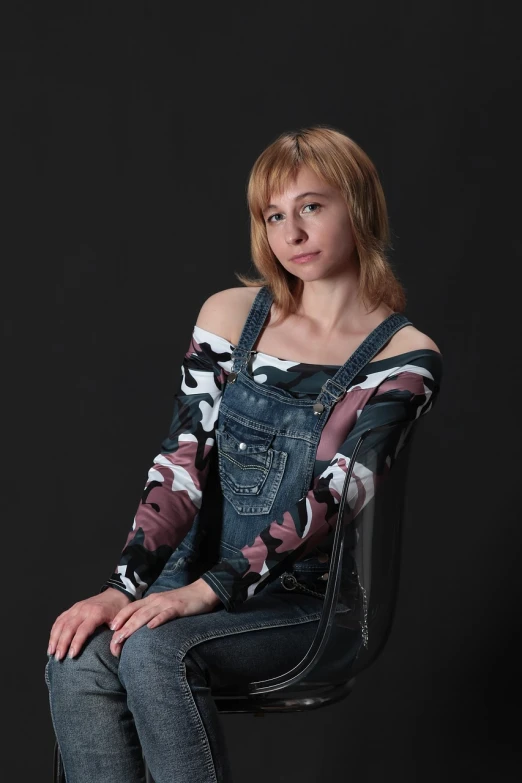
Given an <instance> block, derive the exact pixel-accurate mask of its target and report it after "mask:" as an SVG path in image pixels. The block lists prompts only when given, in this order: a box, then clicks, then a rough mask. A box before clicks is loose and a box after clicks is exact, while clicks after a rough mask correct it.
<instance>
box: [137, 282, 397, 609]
mask: <svg viewBox="0 0 522 783" xmlns="http://www.w3.org/2000/svg"><path fill="white" fill-rule="evenodd" d="M271 304H272V294H271V293H270V291H269V289H268V288H267V287H266V286H265V287H262V288H261V289H260V291H259V293H258V294H257V296H256V298H255V300H254V302H253V304H252V307H251V309H250V312H249V314H248V317H247V320H246V322H245V325H244V327H243V331H242V334H241V337H240V339H239V342H238V345H237V347H236V348H235V349H234V351H233V354H232V372H230V374H229V375H228V379H227V383H226V385H225V388H224V390H223V395H222V398H221V403H220V408H219V414H218V419H217V422H216V430H215V435H216V446H217V449H213V450H212V452H211V464H210V469H209V474H208V479H207V485H206V487H205V489H204V492H203V503H202V506H201V509H200V510H199V512H198V513H197V515H196V518H195V520H194V524H193V526H192V528H191V530H190V531H189V533H188V534H187V535H186V537H185V538H184V540H183V541H182V542H181V544H180V546H179V547H178V548H177V549H176V550H175V551H174V552H173V554H172V556H171V558H170V560H169V561H168V562H167V564H166V566H165V568H164V569H163V571H162V573H161V574H160V576H159V578H158V580H156V582H155V583H154V585H153V586H152V591H153V592H156V591H158V590H168V589H173V588H175V587H181V586H183V585H185V584H189V583H190V582H192V581H194V580H195V579H196V578H198V577H199V576H200V575H201V574H202V573H204V572H205V571H206V570H207V569H208V568H209V567H210V566H211V565H213V564H214V563H215V562H216V560H217V559H218V558H220V557H221V558H226V557H227V556H231V555H233V554H234V553H237V551H238V550H240V549H241V548H242V547H244V546H246V545H247V544H252V542H253V541H254V539H255V538H256V536H257V535H258V534H259V533H260V532H261V531H262V530H263V529H264V528H265V527H267V526H268V525H269V524H270V523H271V522H272V521H273V520H275V519H276V518H281V517H282V515H283V513H284V512H285V511H286V510H287V509H288V508H289V507H290V506H292V505H293V504H294V503H296V502H297V501H298V500H299V499H300V498H302V497H303V496H304V495H306V493H307V492H308V491H309V490H310V488H311V484H312V480H313V472H314V464H315V456H316V450H317V446H318V443H319V439H320V437H321V432H322V429H323V427H324V425H325V422H326V420H327V418H328V416H329V413H330V411H331V409H332V407H333V405H334V404H335V402H336V401H337V400H338V399H340V398H341V397H342V396H343V395H344V394H345V390H346V389H347V387H348V386H349V385H350V383H352V381H353V379H354V378H355V377H356V376H357V374H358V373H359V372H360V371H361V370H362V368H363V367H364V366H365V365H366V364H367V362H369V361H370V360H371V359H372V358H373V357H374V356H375V355H376V354H377V353H378V352H379V351H380V350H381V348H382V347H383V346H384V345H385V343H387V342H388V340H389V339H390V338H391V337H392V335H393V334H395V332H397V331H398V330H399V329H401V328H402V327H403V326H406V325H407V324H409V323H411V322H410V321H409V320H408V319H407V318H406V316H404V315H402V314H401V313H392V314H391V315H390V316H388V318H386V319H385V320H384V321H383V322H382V323H381V324H379V326H377V327H376V329H374V330H373V332H371V334H370V335H368V337H367V338H366V339H365V340H364V341H363V343H362V344H361V345H360V346H359V347H358V348H357V349H356V351H355V352H354V353H353V354H352V356H351V357H349V359H348V360H347V361H346V363H345V364H344V365H343V366H342V367H340V368H339V370H338V371H337V373H336V374H335V375H334V376H333V378H328V380H327V381H326V382H325V383H324V384H323V387H322V389H321V390H320V393H319V394H318V396H317V397H316V398H315V399H313V398H311V397H300V396H297V395H293V394H292V393H290V392H287V391H285V390H284V389H281V388H276V387H270V386H264V385H263V384H259V383H258V382H257V381H255V380H254V379H253V378H252V377H251V375H249V373H248V366H249V361H250V357H251V355H252V353H255V351H254V350H253V346H254V345H255V344H256V341H257V338H258V336H259V334H260V332H261V330H262V328H263V325H264V323H265V320H266V318H267V316H268V313H269V311H270V306H271ZM330 544H331V541H326V542H323V544H322V545H321V547H318V548H317V549H316V550H315V552H313V553H312V554H311V555H310V556H308V557H306V558H305V559H303V560H300V561H298V562H296V563H295V564H293V566H290V567H289V568H288V569H287V571H286V573H285V574H283V575H282V576H281V583H282V585H283V587H284V588H285V589H287V590H292V589H299V590H305V591H312V592H313V593H314V594H318V595H321V596H322V594H323V593H324V590H325V587H326V582H325V579H326V578H327V571H328V562H327V561H328V549H329V545H330Z"/></svg>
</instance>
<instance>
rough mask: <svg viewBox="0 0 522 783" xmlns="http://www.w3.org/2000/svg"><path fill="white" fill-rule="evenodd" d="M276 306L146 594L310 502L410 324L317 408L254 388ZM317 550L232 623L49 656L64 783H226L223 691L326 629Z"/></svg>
mask: <svg viewBox="0 0 522 783" xmlns="http://www.w3.org/2000/svg"><path fill="white" fill-rule="evenodd" d="M270 304H271V295H270V293H269V291H268V289H267V288H262V289H261V290H260V291H259V293H258V295H257V296H256V298H255V300H254V302H253V305H252V308H251V310H250V313H249V315H248V318H247V321H246V323H245V326H244V329H243V332H242V334H241V338H240V340H239V343H238V346H237V348H236V349H235V351H234V353H233V365H232V372H231V373H230V375H229V376H228V381H227V384H226V386H225V389H224V392H223V396H222V398H221V403H220V409H219V414H218V418H217V421H216V441H217V443H216V445H217V449H211V451H210V452H209V454H210V455H211V457H210V460H211V464H210V466H209V472H208V477H207V484H206V486H205V490H204V492H203V499H202V505H201V508H200V510H199V511H198V513H197V515H196V517H195V520H194V524H193V526H192V527H191V529H190V531H189V533H188V534H187V535H186V536H185V538H184V539H183V541H182V542H181V544H180V545H179V547H178V548H177V549H176V550H175V551H174V552H173V553H172V555H171V557H170V559H169V561H168V562H167V564H166V565H165V567H164V569H163V570H162V572H161V573H160V575H159V577H158V579H157V580H156V581H155V582H154V583H153V584H152V585H151V587H150V589H149V590H148V591H147V592H148V593H155V592H162V591H165V590H172V589H174V588H176V587H182V586H183V585H185V584H189V583H190V582H192V581H194V580H195V579H196V578H198V576H199V575H201V574H202V573H204V572H205V571H206V570H207V569H208V568H209V567H211V566H212V565H213V564H214V563H216V561H217V560H218V559H219V558H220V557H223V558H226V557H227V556H230V554H231V553H232V554H233V553H234V552H237V550H239V549H241V548H242V547H243V546H245V545H246V544H249V543H251V542H252V541H253V540H254V538H255V537H256V536H257V534H258V533H259V532H260V531H261V530H263V529H264V528H265V527H267V526H268V525H269V524H270V523H271V522H273V521H274V520H275V519H276V518H278V517H279V516H280V515H282V514H283V512H284V511H286V510H287V509H288V508H289V507H290V506H291V505H292V504H294V503H295V502H296V501H297V500H299V499H300V498H301V497H303V496H304V495H305V494H306V493H307V492H308V490H309V489H310V486H311V482H312V480H313V471H314V462H315V454H316V449H317V445H318V442H319V438H320V435H321V431H322V428H323V427H324V424H325V422H326V420H327V418H328V415H329V413H330V411H331V409H332V406H333V405H334V403H335V402H336V400H338V399H339V398H340V397H341V396H342V395H343V394H344V392H345V389H346V388H347V387H348V385H349V384H350V383H351V382H352V381H353V379H354V378H355V376H356V375H357V374H358V373H359V372H360V370H361V369H362V368H363V367H364V366H365V365H366V363H367V362H368V361H369V360H370V359H371V358H372V357H373V356H374V355H375V354H376V353H377V352H378V351H379V350H380V349H381V347H382V346H383V345H384V344H385V343H386V342H387V341H388V340H389V339H390V337H391V336H392V335H393V334H394V333H395V332H396V331H398V329H400V328H401V327H402V326H404V325H406V324H407V323H409V321H407V319H406V318H405V317H404V316H403V315H401V314H398V313H393V314H392V315H390V316H389V317H388V318H387V319H386V320H385V321H384V322H383V323H382V324H380V325H379V326H378V327H377V328H376V329H375V330H374V331H373V332H372V333H371V334H370V335H369V337H368V338H367V339H366V340H365V341H364V342H363V343H362V345H361V346H360V347H359V348H358V349H357V350H356V351H355V352H354V354H353V355H352V356H351V357H350V359H349V360H348V361H347V362H346V364H344V365H343V367H341V368H340V369H339V371H338V372H337V373H336V374H335V376H334V377H333V378H332V379H328V380H327V381H326V383H325V384H324V385H323V387H322V389H321V391H320V393H319V394H318V396H317V398H316V399H315V400H314V399H310V398H308V397H300V396H298V395H295V396H293V395H291V394H290V393H289V392H286V391H285V390H284V389H280V388H275V387H266V386H263V385H262V384H259V383H258V382H257V381H255V380H253V379H252V378H251V377H249V375H248V362H249V359H250V356H251V353H252V349H253V346H254V345H255V343H256V340H257V337H258V335H259V333H260V331H261V328H262V326H263V324H264V322H265V319H266V316H267V315H268V312H269V309H270ZM351 527H353V526H351ZM321 548H322V554H320V553H317V552H315V553H314V552H313V553H312V554H311V555H310V556H308V557H306V558H305V559H303V560H300V561H298V562H297V563H295V564H294V565H293V567H289V569H288V573H286V574H282V575H280V576H281V579H274V580H273V581H272V582H271V583H270V584H267V585H266V587H265V588H264V589H263V590H261V591H260V592H259V593H258V594H256V595H254V596H253V597H252V598H251V599H250V600H248V601H246V602H244V603H243V604H240V605H239V606H238V607H237V608H236V609H235V611H232V612H227V611H224V608H223V607H222V606H221V607H219V608H220V610H219V611H214V612H208V613H204V614H200V615H198V614H196V615H193V616H191V615H188V616H183V617H179V618H175V619H173V620H172V621H168V622H163V623H162V624H160V625H159V626H157V627H154V628H152V629H151V628H149V627H147V625H143V626H142V627H140V628H138V630H137V631H135V632H134V633H132V634H131V635H130V636H129V637H128V638H127V639H126V641H125V643H124V645H123V649H122V652H121V657H120V659H117V658H116V657H115V656H114V655H112V653H111V652H110V649H109V644H110V640H111V638H112V631H110V629H109V628H107V627H106V626H101V627H99V628H97V630H96V632H95V633H94V634H92V636H91V637H90V638H89V640H88V641H87V643H86V646H85V650H84V651H83V652H82V654H81V655H79V656H77V657H76V658H74V659H69V658H65V659H64V660H62V661H59V662H58V661H55V660H54V657H53V656H50V657H49V660H48V663H47V666H46V681H47V685H48V687H49V692H50V703H51V713H52V716H53V725H54V729H55V732H56V736H57V737H58V741H59V743H60V751H61V753H62V755H63V759H64V764H65V768H66V770H67V775H68V777H70V778H71V780H72V779H74V780H77V781H91V780H93V779H100V780H101V779H102V778H103V779H104V780H108V779H109V778H110V779H111V780H114V781H115V783H116V782H118V783H120V782H121V783H123V782H124V781H129V780H130V781H133V783H134V782H136V783H137V782H138V781H143V780H144V771H143V761H142V758H141V750H143V752H144V754H145V757H146V759H147V763H148V765H149V769H150V770H151V772H152V775H153V777H154V779H155V780H188V779H189V776H190V780H191V781H194V783H203V782H204V781H205V783H207V781H208V783H225V781H229V780H230V779H231V770H230V765H229V762H228V759H227V754H226V749H225V747H224V743H223V735H222V728H221V726H220V723H219V714H218V712H217V709H216V706H215V704H214V701H213V694H214V693H215V692H219V689H220V688H222V689H224V690H225V691H227V689H230V687H231V682H233V686H234V688H235V689H237V688H238V687H246V684H247V683H249V682H251V681H252V679H253V677H255V678H256V679H265V678H270V677H273V676H275V675H276V674H280V673H281V672H282V671H288V670H291V669H292V668H293V667H294V666H295V665H296V664H297V662H298V661H299V660H300V659H301V658H302V656H303V655H304V652H305V651H306V650H307V649H308V648H309V646H310V644H311V642H312V639H313V638H314V635H315V629H316V624H317V622H318V620H319V618H320V616H321V608H322V602H321V601H318V600H317V599H316V598H315V597H312V596H311V595H309V594H308V592H307V591H309V592H312V593H313V594H314V595H315V594H318V595H319V596H320V598H322V594H321V591H320V590H319V585H320V584H322V585H323V588H324V587H325V584H326V583H325V581H324V580H322V581H321V576H322V575H324V573H325V569H327V568H328V566H327V564H326V563H325V555H326V554H327V549H328V544H327V542H323V543H322V545H321ZM285 580H286V581H285ZM292 580H293V581H292ZM288 589H290V590H292V589H293V590H297V592H286V591H287V590H288ZM336 611H338V612H340V613H341V615H342V617H343V618H345V617H347V618H348V619H350V618H351V616H352V613H351V611H350V610H349V608H347V607H346V606H342V605H340V606H338V607H337V610H336ZM346 627H348V628H350V626H346ZM352 627H354V626H352ZM342 642H343V655H344V658H343V660H344V661H345V663H346V664H348V651H349V652H350V655H352V656H355V655H356V654H357V651H358V649H360V632H359V630H358V629H356V630H355V631H354V632H353V635H352V634H351V633H348V636H345V637H343V639H342ZM324 663H325V666H326V667H327V668H328V671H329V676H330V675H331V672H332V667H333V668H335V665H342V663H343V662H342V661H341V659H340V658H339V659H338V658H336V657H333V658H331V659H330V660H326V656H325V662H324ZM314 674H315V675H316V676H317V677H319V680H320V677H321V675H320V674H318V673H317V672H314ZM339 676H341V675H339ZM342 676H344V673H343V675H342ZM86 736H87V737H88V739H89V742H88V743H87V744H86V740H85V737H86ZM283 740H284V738H283ZM86 748H87V750H86ZM93 776H94V777H93Z"/></svg>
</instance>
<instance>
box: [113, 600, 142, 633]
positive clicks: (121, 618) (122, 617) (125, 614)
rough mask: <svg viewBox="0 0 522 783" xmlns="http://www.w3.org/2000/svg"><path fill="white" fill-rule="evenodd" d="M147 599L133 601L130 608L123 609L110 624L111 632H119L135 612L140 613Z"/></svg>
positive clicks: (129, 605)
mask: <svg viewBox="0 0 522 783" xmlns="http://www.w3.org/2000/svg"><path fill="white" fill-rule="evenodd" d="M144 603H145V599H144V598H140V600H139V601H132V602H131V603H130V604H128V606H124V607H123V609H120V611H119V612H118V614H116V615H115V616H114V617H113V619H112V622H111V624H110V626H109V627H110V629H111V631H117V630H118V629H119V628H121V627H122V625H123V624H124V623H126V622H127V620H128V619H129V617H132V615H133V614H135V612H138V611H139V610H140V609H141V608H142V607H143V605H144Z"/></svg>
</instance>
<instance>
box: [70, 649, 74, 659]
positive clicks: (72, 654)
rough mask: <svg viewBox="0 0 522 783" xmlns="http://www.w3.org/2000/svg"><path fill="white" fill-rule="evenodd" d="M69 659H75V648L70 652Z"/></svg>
mask: <svg viewBox="0 0 522 783" xmlns="http://www.w3.org/2000/svg"><path fill="white" fill-rule="evenodd" d="M69 658H74V647H71V649H70V650H69Z"/></svg>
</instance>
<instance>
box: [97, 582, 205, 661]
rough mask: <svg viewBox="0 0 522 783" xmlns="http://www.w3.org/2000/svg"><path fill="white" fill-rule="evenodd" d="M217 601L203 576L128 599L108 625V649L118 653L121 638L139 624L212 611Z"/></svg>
mask: <svg viewBox="0 0 522 783" xmlns="http://www.w3.org/2000/svg"><path fill="white" fill-rule="evenodd" d="M219 602H220V599H219V597H218V596H217V595H216V593H215V592H214V591H213V590H212V588H211V587H209V586H208V585H207V583H206V582H204V581H203V579H198V580H197V581H196V582H193V584H191V585H186V586H185V587H178V588H177V589H176V590H166V591H165V592H163V593H151V594H150V595H148V596H147V597H146V598H140V599H139V600H138V601H132V602H131V603H130V604H128V605H127V606H124V607H123V609H121V610H120V611H119V612H118V614H117V615H116V616H115V618H114V620H113V621H112V623H111V625H110V628H111V630H112V631H114V635H113V637H112V641H111V648H110V649H111V653H112V654H113V655H115V656H116V657H119V655H120V652H121V648H122V645H123V644H124V642H125V639H128V637H129V636H130V635H131V634H133V633H134V631H137V630H138V628H141V627H142V625H147V627H148V628H156V626H158V625H162V624H163V623H165V622H167V620H172V619H173V618H175V617H187V616H188V615H192V614H204V613H205V612H210V611H212V609H214V607H215V606H217V604H219Z"/></svg>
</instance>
